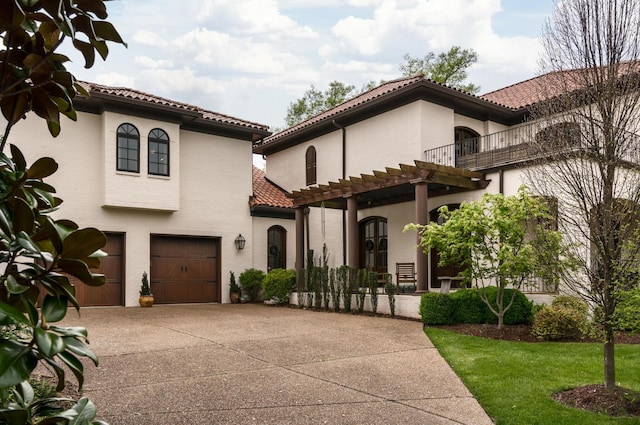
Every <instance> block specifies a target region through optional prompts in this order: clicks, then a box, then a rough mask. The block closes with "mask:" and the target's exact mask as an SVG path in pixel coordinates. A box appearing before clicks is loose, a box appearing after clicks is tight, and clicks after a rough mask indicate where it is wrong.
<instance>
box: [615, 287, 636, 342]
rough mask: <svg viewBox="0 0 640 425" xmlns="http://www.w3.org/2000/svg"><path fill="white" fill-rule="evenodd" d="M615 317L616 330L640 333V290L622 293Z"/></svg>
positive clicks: (619, 296)
mask: <svg viewBox="0 0 640 425" xmlns="http://www.w3.org/2000/svg"><path fill="white" fill-rule="evenodd" d="M613 317H614V324H615V328H616V330H618V331H622V332H632V333H637V332H640V289H631V290H629V291H622V292H620V294H619V295H618V306H617V307H616V312H615V314H614V316H613Z"/></svg>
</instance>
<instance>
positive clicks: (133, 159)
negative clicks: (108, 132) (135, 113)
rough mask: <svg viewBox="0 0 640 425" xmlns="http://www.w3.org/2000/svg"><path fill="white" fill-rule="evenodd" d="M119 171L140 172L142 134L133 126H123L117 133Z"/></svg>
mask: <svg viewBox="0 0 640 425" xmlns="http://www.w3.org/2000/svg"><path fill="white" fill-rule="evenodd" d="M116 137H117V145H118V148H117V150H118V151H117V165H116V169H117V170H118V171H128V172H131V173H139V172H140V133H139V132H138V129H137V128H135V127H134V126H133V125H131V124H127V123H125V124H122V125H120V126H119V127H118V131H117V132H116Z"/></svg>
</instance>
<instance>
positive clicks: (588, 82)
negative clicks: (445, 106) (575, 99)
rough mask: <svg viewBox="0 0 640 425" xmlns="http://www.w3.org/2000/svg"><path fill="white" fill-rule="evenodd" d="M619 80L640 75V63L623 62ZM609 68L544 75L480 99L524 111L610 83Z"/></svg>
mask: <svg viewBox="0 0 640 425" xmlns="http://www.w3.org/2000/svg"><path fill="white" fill-rule="evenodd" d="M614 69H615V70H616V77H617V78H620V77H623V76H625V75H629V74H635V73H638V72H639V71H640V62H623V63H620V64H618V65H617V66H615V68H614ZM606 73H607V68H606V67H596V68H581V69H570V70H566V71H555V72H549V73H547V74H543V75H540V76H537V77H534V78H531V79H528V80H525V81H522V82H519V83H516V84H512V85H510V86H508V87H504V88H502V89H499V90H495V91H492V92H490V93H486V94H483V95H481V96H480V98H482V99H485V100H488V101H489V102H493V103H497V104H499V105H503V106H506V107H509V108H512V109H514V110H515V109H522V108H526V107H527V106H531V105H534V104H535V103H537V102H540V101H543V100H547V99H552V98H554V97H556V96H559V95H561V94H563V93H568V92H572V91H575V90H580V89H583V88H587V87H589V86H592V85H593V84H595V82H596V81H604V80H606V79H607V74H606Z"/></svg>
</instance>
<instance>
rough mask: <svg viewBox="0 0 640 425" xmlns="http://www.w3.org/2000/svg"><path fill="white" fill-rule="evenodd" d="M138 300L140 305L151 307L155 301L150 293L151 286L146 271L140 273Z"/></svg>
mask: <svg viewBox="0 0 640 425" xmlns="http://www.w3.org/2000/svg"><path fill="white" fill-rule="evenodd" d="M138 301H139V302H140V307H151V306H153V303H154V301H155V299H154V298H153V294H152V293H151V287H149V279H148V277H147V272H143V273H142V285H141V286H140V298H139V300H138Z"/></svg>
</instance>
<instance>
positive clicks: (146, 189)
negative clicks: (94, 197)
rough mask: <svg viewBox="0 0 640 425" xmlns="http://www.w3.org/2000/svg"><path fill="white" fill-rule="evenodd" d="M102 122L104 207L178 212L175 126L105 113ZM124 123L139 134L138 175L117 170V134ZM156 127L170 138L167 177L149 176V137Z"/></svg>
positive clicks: (178, 185)
mask: <svg viewBox="0 0 640 425" xmlns="http://www.w3.org/2000/svg"><path fill="white" fill-rule="evenodd" d="M102 120H103V125H102V134H103V141H102V146H103V150H104V152H103V158H104V161H103V167H104V205H105V206H112V207H124V208H143V209H154V210H166V211H177V210H178V209H180V127H179V126H178V125H177V124H174V123H167V122H158V121H156V120H150V119H145V118H139V117H131V116H128V115H122V114H117V113H111V112H104V113H103V114H102ZM124 123H129V124H131V125H133V126H135V127H136V128H137V129H138V131H139V132H140V172H139V173H129V172H124V171H117V169H116V159H117V158H116V151H117V145H116V141H117V135H116V132H117V130H118V127H119V126H120V125H121V124H124ZM155 128H160V129H161V130H164V131H165V132H166V133H167V135H168V136H169V174H170V175H169V176H156V175H151V174H149V173H148V168H147V165H148V157H149V152H148V146H147V144H148V135H149V132H150V131H151V130H153V129H155Z"/></svg>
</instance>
